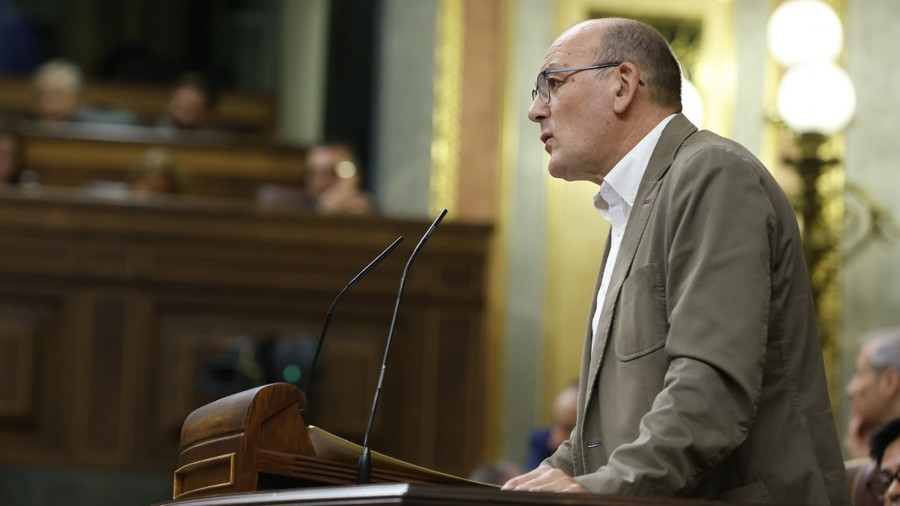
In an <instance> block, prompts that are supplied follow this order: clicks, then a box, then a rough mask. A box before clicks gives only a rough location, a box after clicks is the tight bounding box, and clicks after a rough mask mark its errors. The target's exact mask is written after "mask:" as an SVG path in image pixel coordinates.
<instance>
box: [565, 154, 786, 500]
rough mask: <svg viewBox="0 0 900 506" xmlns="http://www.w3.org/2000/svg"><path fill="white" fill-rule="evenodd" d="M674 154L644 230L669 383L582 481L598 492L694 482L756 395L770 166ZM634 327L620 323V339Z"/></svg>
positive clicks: (762, 342)
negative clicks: (657, 282)
mask: <svg viewBox="0 0 900 506" xmlns="http://www.w3.org/2000/svg"><path fill="white" fill-rule="evenodd" d="M678 163H679V162H678V159H677V158H676V161H675V164H673V166H672V168H671V169H670V171H669V173H668V174H667V176H666V178H669V181H667V182H666V185H665V186H664V187H663V188H662V189H661V190H660V194H659V195H658V196H657V202H656V204H654V205H657V206H665V207H664V208H660V209H656V212H657V213H658V214H657V217H656V218H651V220H662V221H661V222H657V223H655V226H654V227H652V228H651V229H649V230H653V231H654V233H656V234H661V235H662V237H653V238H644V239H642V241H643V240H645V239H646V240H651V241H653V244H654V245H658V247H659V249H660V250H661V251H659V252H658V255H657V254H654V258H655V259H657V261H658V265H656V266H655V268H657V269H659V271H660V275H661V277H662V279H663V280H664V282H665V287H664V290H663V292H662V293H663V296H664V299H665V300H663V301H660V302H661V303H662V304H663V305H664V306H663V307H664V308H665V310H664V311H663V310H660V315H659V316H657V315H653V316H651V315H647V317H648V318H664V319H666V320H667V321H665V322H663V327H662V328H664V329H665V328H667V331H666V333H665V345H664V349H665V353H666V356H667V357H668V366H667V368H666V369H665V372H664V374H665V376H664V379H663V383H662V385H663V386H662V390H661V391H659V392H658V393H657V394H656V397H655V398H654V399H653V401H652V404H651V408H650V410H649V411H648V412H647V413H646V414H645V415H643V417H642V418H641V420H640V425H639V432H638V436H637V438H635V439H634V440H633V441H631V442H629V443H626V444H623V445H620V446H619V447H618V448H616V449H614V450H613V451H612V453H611V454H610V455H609V460H608V462H607V464H606V465H605V466H602V467H600V468H599V469H597V470H596V471H595V472H593V473H590V474H587V475H583V476H580V477H577V478H576V480H577V481H578V482H580V483H581V484H582V485H583V486H584V487H585V488H587V489H588V490H591V491H594V492H602V493H611V494H628V495H644V494H651V495H678V494H680V493H685V492H687V491H689V490H690V489H691V488H692V487H693V486H694V485H696V483H697V482H698V481H699V480H700V479H701V478H702V476H703V474H704V473H705V472H706V471H707V470H709V469H710V468H712V467H713V466H715V465H716V464H717V463H719V462H720V461H722V460H723V459H724V458H725V457H726V456H728V454H729V453H731V452H732V451H733V450H734V449H735V448H737V447H738V446H739V445H740V444H741V443H742V442H743V441H744V440H745V438H746V436H747V433H748V430H749V428H750V426H751V424H752V422H753V420H754V416H755V414H756V410H757V405H758V403H759V400H760V392H761V389H762V381H763V371H764V367H765V360H766V347H767V336H768V322H769V311H770V307H769V305H770V296H771V289H772V287H771V279H772V276H771V263H772V258H771V249H772V247H771V246H770V240H771V235H772V234H773V233H774V229H775V228H776V227H777V223H776V218H775V212H774V210H773V207H772V204H771V200H770V196H769V194H768V192H767V191H766V188H765V184H764V183H763V177H764V176H763V175H762V174H760V173H759V172H758V171H759V170H760V169H761V170H765V169H764V168H762V167H761V165H760V164H759V163H758V162H756V161H755V160H751V159H748V158H746V157H745V156H744V155H743V154H742V153H738V152H735V151H733V150H731V149H730V148H728V147H723V146H715V147H706V148H703V149H701V150H698V151H697V152H695V153H694V154H693V155H690V156H689V159H688V160H686V161H684V162H683V166H682V167H676V165H677V164H678ZM622 303H627V302H626V301H621V300H620V304H622ZM616 311H617V314H618V311H619V308H618V307H617V308H616ZM631 330H634V329H631ZM628 333H629V329H619V330H617V336H616V338H617V339H628V338H629V335H628ZM607 353H609V352H607ZM608 359H609V360H617V358H616V357H615V356H612V357H608ZM613 416H615V415H613Z"/></svg>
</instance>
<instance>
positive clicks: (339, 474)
mask: <svg viewBox="0 0 900 506" xmlns="http://www.w3.org/2000/svg"><path fill="white" fill-rule="evenodd" d="M305 406H306V396H305V395H304V394H303V392H302V391H301V390H300V388H298V387H296V386H294V385H291V384H289V383H273V384H269V385H264V386H261V387H257V388H253V389H250V390H247V391H244V392H239V393H237V394H234V395H230V396H228V397H224V398H222V399H219V400H217V401H215V402H212V403H210V404H207V405H206V406H203V407H201V408H198V409H196V410H194V412H192V413H191V414H190V415H189V416H188V417H187V419H186V420H185V421H184V426H183V427H182V429H181V443H180V452H179V455H178V469H176V471H175V476H174V487H173V494H172V495H173V497H174V498H176V499H183V498H193V497H203V496H208V495H218V494H223V493H229V492H253V491H258V490H266V489H273V488H288V487H290V488H299V487H309V486H321V485H350V484H354V483H357V463H358V459H359V456H360V454H361V453H362V448H361V447H360V446H359V445H356V444H354V443H351V442H350V441H347V440H344V439H342V438H339V437H337V436H334V435H333V434H330V433H328V432H326V431H324V430H322V429H320V428H318V427H307V426H306V425H305V423H304V421H303V416H302V410H303V408H304V407H305ZM371 482H372V483H400V482H402V483H419V484H450V485H468V486H488V485H485V484H482V483H478V482H473V481H469V480H465V479H462V478H457V477H455V476H452V475H448V474H444V473H439V472H436V471H433V470H431V469H427V468H423V467H421V466H415V465H412V464H409V463H407V462H403V461H400V460H397V459H393V458H391V457H387V456H385V455H382V454H380V453H377V452H373V454H372V474H371Z"/></svg>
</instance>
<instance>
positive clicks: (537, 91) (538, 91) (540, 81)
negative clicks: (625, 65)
mask: <svg viewBox="0 0 900 506" xmlns="http://www.w3.org/2000/svg"><path fill="white" fill-rule="evenodd" d="M621 64H622V62H615V63H601V64H599V65H591V66H590V67H575V68H568V69H547V70H542V71H540V72H539V73H538V76H537V81H536V82H535V85H534V89H533V90H531V100H534V99H535V97H537V96H538V95H540V96H541V100H543V101H544V103H546V104H549V103H550V88H551V86H550V79H548V78H547V76H548V75H549V74H559V73H562V72H581V71H582V70H595V69H605V68H609V67H618V66H619V65H621ZM560 84H562V81H554V82H553V88H554V89H555V88H556V87H558V86H559V85H560Z"/></svg>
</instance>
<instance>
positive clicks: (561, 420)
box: [547, 383, 578, 451]
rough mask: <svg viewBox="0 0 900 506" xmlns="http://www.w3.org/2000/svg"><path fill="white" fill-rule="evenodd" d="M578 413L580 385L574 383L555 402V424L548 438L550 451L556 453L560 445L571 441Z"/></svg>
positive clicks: (551, 427)
mask: <svg viewBox="0 0 900 506" xmlns="http://www.w3.org/2000/svg"><path fill="white" fill-rule="evenodd" d="M577 411H578V383H573V384H571V385H569V386H568V387H567V388H566V389H565V390H563V391H562V392H560V393H559V395H557V396H556V399H555V400H554V401H553V424H552V425H551V426H550V436H549V437H548V438H547V447H548V448H549V449H551V450H554V451H555V450H556V449H557V448H559V445H561V444H563V443H564V442H565V441H566V440H567V439H569V435H571V434H572V430H573V429H574V428H575V420H576V418H577V417H578V414H577Z"/></svg>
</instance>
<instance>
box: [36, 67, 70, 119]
mask: <svg viewBox="0 0 900 506" xmlns="http://www.w3.org/2000/svg"><path fill="white" fill-rule="evenodd" d="M34 89H35V93H36V94H37V104H36V108H37V109H36V111H35V113H36V115H37V117H38V118H40V119H43V120H50V121H64V120H66V119H68V117H69V116H71V115H72V113H74V112H75V109H76V108H77V107H78V92H77V91H76V89H75V83H73V82H72V80H71V78H69V76H67V75H66V74H63V73H61V72H53V73H50V74H47V75H45V76H43V77H41V78H39V79H38V80H37V81H35V83H34Z"/></svg>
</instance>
